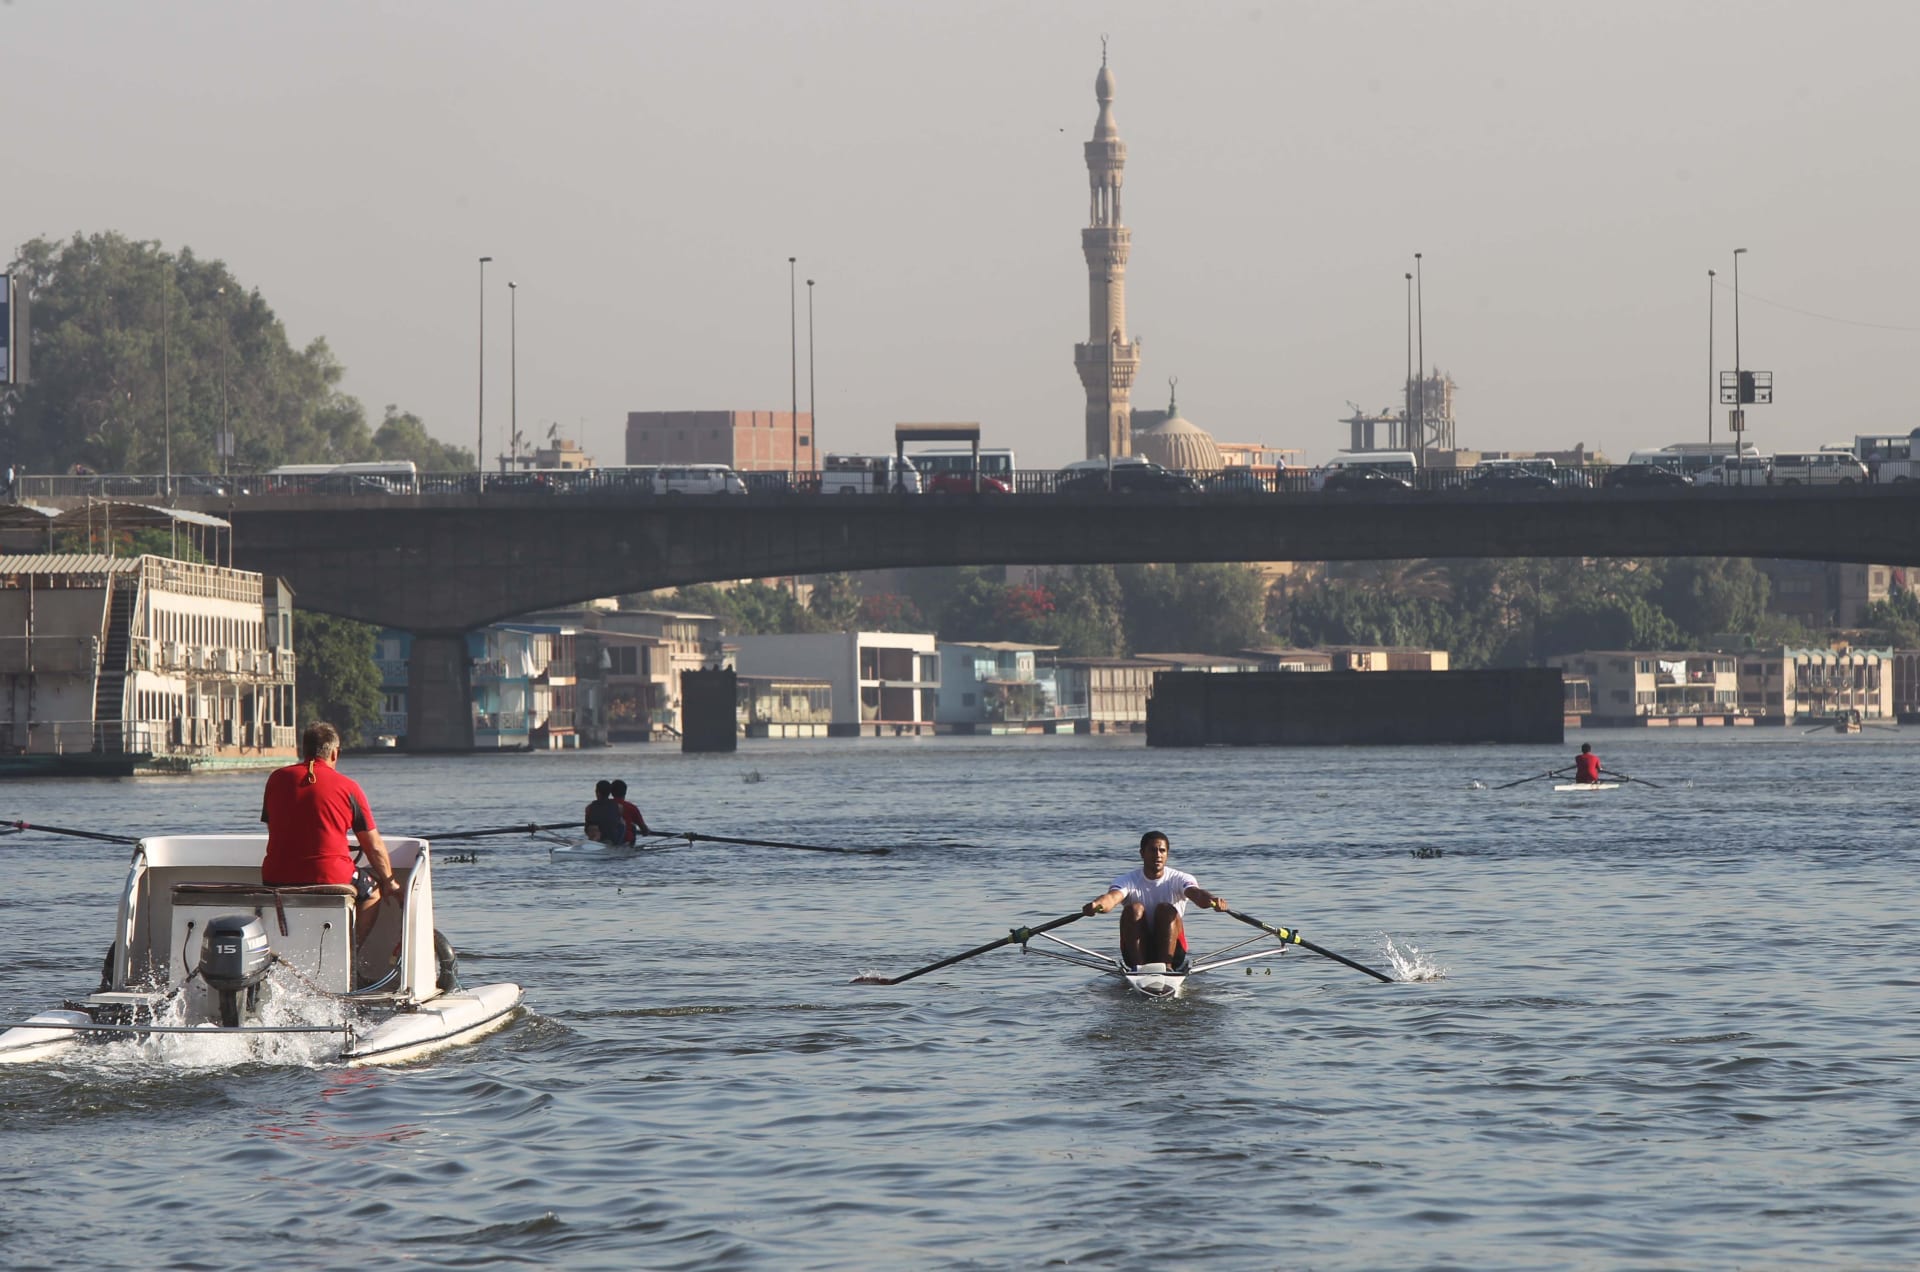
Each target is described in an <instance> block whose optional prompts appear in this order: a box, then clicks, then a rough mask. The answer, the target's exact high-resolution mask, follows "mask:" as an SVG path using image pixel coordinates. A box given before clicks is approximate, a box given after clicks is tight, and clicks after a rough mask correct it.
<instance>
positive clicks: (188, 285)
mask: <svg viewBox="0 0 1920 1272" xmlns="http://www.w3.org/2000/svg"><path fill="white" fill-rule="evenodd" d="M12 268H13V270H14V272H15V273H16V275H17V276H18V277H19V278H20V280H21V281H22V282H23V283H24V284H25V286H26V290H27V294H28V296H29V298H30V299H31V301H32V305H33V374H34V378H33V381H32V383H30V384H28V385H27V386H26V387H25V388H24V389H22V390H21V392H20V394H19V400H18V405H17V408H16V410H15V411H14V415H13V437H12V439H11V440H12V445H13V454H12V456H11V458H12V459H13V461H14V462H15V463H18V464H20V465H22V466H23V467H25V468H28V469H33V470H37V471H41V472H59V471H65V470H66V469H68V468H69V467H70V466H71V465H73V464H77V463H78V464H86V465H88V466H89V467H91V468H93V469H95V470H96V471H99V472H159V471H161V470H162V468H163V467H164V466H165V465H167V464H168V463H169V462H171V466H172V470H173V471H174V472H186V473H191V472H217V471H220V470H221V469H222V468H223V467H224V466H227V465H223V462H222V456H221V454H220V451H219V446H218V437H219V435H220V432H221V429H222V426H223V423H224V424H226V425H229V426H230V428H231V431H232V433H233V435H234V438H235V441H236V447H237V449H236V453H235V454H234V455H233V457H232V459H231V461H230V466H231V467H233V468H237V469H240V470H242V471H247V470H257V469H264V468H271V467H273V466H274V465H277V464H283V463H323V462H333V463H344V462H348V461H352V460H364V459H373V458H375V457H377V456H379V455H381V454H382V453H383V452H382V451H380V450H378V449H376V446H375V442H374V438H373V436H372V435H371V434H370V433H369V432H368V429H367V421H366V415H365V412H364V411H363V410H362V409H361V406H360V403H359V402H358V401H356V400H355V399H354V398H352V397H349V396H348V395H346V394H344V393H342V392H340V390H339V387H338V386H339V382H340V378H341V373H342V368H341V366H340V364H339V363H338V362H337V361H336V360H335V359H334V356H333V353H332V351H331V350H330V349H328V348H327V343H326V341H325V340H323V339H315V340H312V341H310V342H309V343H308V344H307V345H306V346H305V347H304V348H300V349H296V348H294V347H293V345H292V344H291V343H289V341H288V338H287V332H286V329H285V327H284V326H282V324H281V322H280V320H279V318H278V317H276V316H275V314H274V312H273V310H272V308H271V307H269V306H268V304H267V302H266V300H265V299H264V298H263V297H262V296H261V295H260V293H259V291H258V290H249V289H248V288H247V287H246V286H245V285H244V284H242V283H241V281H240V280H239V279H238V278H236V277H235V276H234V275H233V274H232V272H231V271H229V270H228V269H227V267H226V265H225V264H223V263H222V262H220V261H217V260H203V259H201V258H200V257H198V256H196V255H195V254H194V253H193V251H192V250H191V249H188V248H182V249H181V250H180V251H178V252H168V251H166V250H164V249H163V248H162V247H161V245H160V244H159V243H156V242H151V241H143V240H136V239H129V238H126V237H125V236H123V235H120V234H115V233H104V234H95V235H91V236H87V235H80V234H76V235H74V236H73V238H72V239H70V240H68V241H66V242H64V243H59V242H55V241H53V240H50V239H45V238H36V239H33V240H31V241H30V242H28V243H27V244H26V245H25V246H23V247H22V248H21V249H20V255H19V259H18V260H17V261H16V262H15V263H14V265H13V266H12ZM388 419H389V422H397V424H398V426H399V431H398V432H396V433H395V434H393V435H391V436H392V437H393V438H398V439H401V440H399V441H396V442H395V446H396V448H397V449H401V450H406V449H412V448H416V447H417V449H418V450H419V452H420V454H421V455H426V456H428V457H430V458H432V459H434V460H435V461H436V462H437V461H440V460H442V459H446V458H451V457H452V456H453V455H456V454H460V452H457V451H452V450H451V449H450V448H440V449H441V450H442V451H446V452H448V453H447V454H445V455H442V454H436V453H434V451H433V449H432V448H433V447H437V446H438V443H433V442H432V440H431V439H430V438H425V430H424V428H420V429H419V430H418V432H419V438H415V437H413V436H412V434H411V433H410V432H409V431H408V430H407V428H406V421H407V420H412V421H413V424H414V425H416V426H417V425H418V423H419V422H418V420H417V419H415V418H414V417H411V416H397V415H396V412H395V411H394V409H393V408H389V409H388ZM382 427H383V428H385V427H386V425H385V424H383V425H382ZM420 439H424V442H425V443H426V444H425V445H419V444H418V443H419V441H420ZM407 457H413V456H407ZM416 462H420V461H419V459H417V458H416ZM465 467H467V468H471V467H472V463H471V461H470V460H469V462H468V463H467V464H466V465H465Z"/></svg>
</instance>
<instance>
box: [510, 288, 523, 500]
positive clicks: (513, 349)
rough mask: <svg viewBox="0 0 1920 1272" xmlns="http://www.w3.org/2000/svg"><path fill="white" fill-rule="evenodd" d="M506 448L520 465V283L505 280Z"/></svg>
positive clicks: (517, 468) (514, 463)
mask: <svg viewBox="0 0 1920 1272" xmlns="http://www.w3.org/2000/svg"><path fill="white" fill-rule="evenodd" d="M507 403H508V405H507V428H508V430H509V433H508V443H507V449H508V450H510V451H512V452H513V466H514V469H515V471H518V470H519V467H520V284H518V283H516V282H514V281H513V280H512V279H511V278H509V279H508V280H507Z"/></svg>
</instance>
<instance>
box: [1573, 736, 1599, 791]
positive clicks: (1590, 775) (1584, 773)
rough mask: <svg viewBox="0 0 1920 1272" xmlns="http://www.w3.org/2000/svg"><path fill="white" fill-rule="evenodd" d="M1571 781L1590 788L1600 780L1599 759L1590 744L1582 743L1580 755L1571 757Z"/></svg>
mask: <svg viewBox="0 0 1920 1272" xmlns="http://www.w3.org/2000/svg"><path fill="white" fill-rule="evenodd" d="M1573 780H1574V781H1576V782H1581V783H1584V784H1586V785H1588V786H1591V785H1593V784H1595V783H1597V782H1598V781H1599V780H1600V757H1599V756H1597V755H1595V754H1594V753H1593V747H1592V745H1591V744H1589V743H1586V742H1582V743H1581V744H1580V754H1578V755H1576V756H1574V757H1573Z"/></svg>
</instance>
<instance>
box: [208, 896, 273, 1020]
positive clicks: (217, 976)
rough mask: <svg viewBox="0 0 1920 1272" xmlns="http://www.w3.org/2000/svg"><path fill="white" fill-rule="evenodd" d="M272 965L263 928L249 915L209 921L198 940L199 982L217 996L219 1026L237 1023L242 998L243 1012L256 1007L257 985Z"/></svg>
mask: <svg viewBox="0 0 1920 1272" xmlns="http://www.w3.org/2000/svg"><path fill="white" fill-rule="evenodd" d="M272 966H273V950H272V949H271V948H270V947H269V946H268V945H267V929H266V925H265V924H263V923H261V922H260V919H259V916H257V915H252V914H223V915H221V916H220V917H219V918H217V919H212V920H209V921H208V923H207V930H206V933H205V935H203V936H202V937H201V938H200V968H199V971H200V979H201V980H203V981H205V982H206V983H207V988H208V989H211V990H213V991H214V993H216V994H217V995H219V999H220V1023H221V1024H223V1025H226V1026H228V1027H232V1026H234V1025H238V1024H239V1023H240V1014H241V1009H242V995H245V998H244V1005H245V1007H246V1008H247V1009H249V1010H251V1009H252V1008H254V1007H256V1006H258V1004H259V1001H260V982H261V981H263V980H265V979H266V977H267V969H268V968H270V967H272Z"/></svg>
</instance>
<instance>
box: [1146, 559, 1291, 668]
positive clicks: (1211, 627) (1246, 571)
mask: <svg viewBox="0 0 1920 1272" xmlns="http://www.w3.org/2000/svg"><path fill="white" fill-rule="evenodd" d="M1118 577H1119V580H1120V583H1121V587H1122V589H1123V591H1124V593H1125V596H1126V606H1125V611H1124V615H1123V619H1124V622H1125V627H1126V633H1127V645H1128V647H1129V648H1131V649H1133V650H1136V651H1139V650H1150V651H1155V652H1160V653H1196V654H1224V653H1230V652H1232V651H1233V650H1236V649H1246V648H1249V647H1251V646H1257V645H1261V644H1264V643H1265V642H1266V630H1265V621H1266V606H1267V585H1266V582H1265V581H1264V580H1263V579H1262V578H1261V577H1260V574H1259V572H1258V571H1257V570H1254V569H1253V568H1252V567H1250V566H1245V565H1233V564H1217V565H1215V564H1206V565H1136V566H1123V567H1121V569H1120V570H1119V571H1118Z"/></svg>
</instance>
